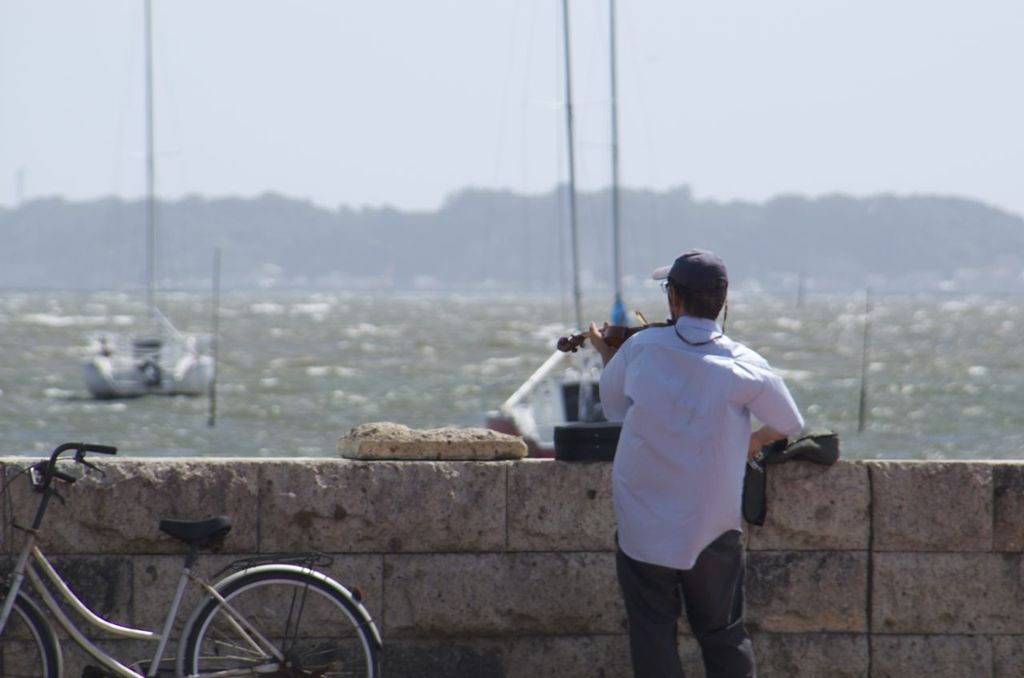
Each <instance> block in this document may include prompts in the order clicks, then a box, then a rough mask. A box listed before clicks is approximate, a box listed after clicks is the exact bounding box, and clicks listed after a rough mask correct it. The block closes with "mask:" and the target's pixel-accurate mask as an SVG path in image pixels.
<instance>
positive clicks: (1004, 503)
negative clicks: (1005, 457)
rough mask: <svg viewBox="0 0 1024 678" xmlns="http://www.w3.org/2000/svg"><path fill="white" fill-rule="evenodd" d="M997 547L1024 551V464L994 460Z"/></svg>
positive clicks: (994, 528) (993, 481)
mask: <svg viewBox="0 0 1024 678" xmlns="http://www.w3.org/2000/svg"><path fill="white" fill-rule="evenodd" d="M992 484H993V507H992V510H993V513H994V516H995V519H994V522H993V535H992V540H993V548H994V550H996V551H1024V464H1019V463H1018V464H1004V463H1000V464H994V465H993V466H992Z"/></svg>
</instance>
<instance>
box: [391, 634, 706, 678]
mask: <svg viewBox="0 0 1024 678" xmlns="http://www.w3.org/2000/svg"><path fill="white" fill-rule="evenodd" d="M386 662H387V664H386V674H387V676H388V678H491V677H493V676H501V677H502V678H546V677H547V676H558V678H631V677H632V670H631V668H630V664H629V643H628V641H627V640H626V637H625V636H622V635H616V636H545V637H537V636H516V637H505V638H445V639H429V640H424V639H409V638H403V639H398V640H396V641H394V642H391V643H388V645H387V659H386ZM686 675H687V676H691V675H694V674H691V673H689V672H688V673H687V674H686Z"/></svg>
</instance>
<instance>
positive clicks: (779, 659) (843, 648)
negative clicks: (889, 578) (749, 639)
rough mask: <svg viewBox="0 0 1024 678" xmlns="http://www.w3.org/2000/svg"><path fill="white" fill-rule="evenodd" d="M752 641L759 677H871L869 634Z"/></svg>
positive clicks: (772, 635) (758, 637)
mask: <svg viewBox="0 0 1024 678" xmlns="http://www.w3.org/2000/svg"><path fill="white" fill-rule="evenodd" d="M753 641H754V656H755V657H756V659H757V675H758V676H760V678H794V677H795V676H828V678H867V677H868V636H866V635H859V634H856V635H855V634H842V633H828V634H826V633H802V634H780V633H758V634H754V636H753ZM686 675H687V676H689V675H690V674H689V673H687V674H686Z"/></svg>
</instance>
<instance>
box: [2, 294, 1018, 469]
mask: <svg viewBox="0 0 1024 678" xmlns="http://www.w3.org/2000/svg"><path fill="white" fill-rule="evenodd" d="M659 294H660V293H659V292H658V291H656V290H653V289H652V290H647V291H645V292H642V293H638V294H637V296H638V297H640V298H638V299H636V300H635V304H634V306H633V307H636V308H639V309H640V310H642V311H643V312H644V314H645V315H646V316H647V317H648V318H649V319H651V320H661V319H663V318H664V317H665V314H666V311H665V302H664V298H663V296H659ZM142 301H143V300H142V295H140V294H136V293H113V292H103V293H101V292H93V293H71V292H44V291H27V292H23V291H5V292H2V293H0V337H2V338H3V339H2V344H0V454H30V455H39V454H42V453H45V452H47V451H48V450H49V449H51V448H52V447H54V446H55V445H57V444H59V443H61V442H65V441H72V440H75V441H79V440H84V441H88V442H98V443H106V444H111V445H116V446H118V447H119V448H120V453H121V454H122V455H129V456H185V455H187V456H285V457H295V456H332V455H335V454H336V452H335V449H336V448H335V446H336V440H337V438H338V437H339V436H340V435H342V434H344V433H345V432H346V431H348V430H349V429H350V428H351V427H352V426H354V425H356V424H359V423H363V422H371V421H393V422H398V423H402V424H406V425H408V426H413V427H424V428H432V427H438V426H445V425H458V426H478V425H482V423H483V421H484V417H485V413H486V412H487V411H488V410H493V409H495V408H497V407H498V405H499V404H500V403H501V402H502V401H503V400H505V399H506V398H507V397H508V396H509V395H510V394H511V393H512V392H513V391H514V390H515V388H516V387H517V386H518V385H519V384H520V383H521V382H522V381H523V380H524V379H525V378H526V377H528V376H529V375H530V374H531V373H532V372H533V370H535V369H536V368H537V367H538V366H539V365H540V363H541V362H543V360H544V359H545V358H547V356H549V355H550V354H551V352H552V351H553V349H554V344H555V341H556V340H557V338H558V337H559V336H561V335H563V334H565V333H567V331H569V330H572V329H575V328H573V327H571V321H569V320H568V318H569V317H571V312H570V311H569V310H568V309H567V308H566V304H565V302H564V301H561V300H559V299H556V298H549V297H538V296H521V295H520V296H517V295H487V296H481V295H454V294H430V295H427V294H408V295H399V294H369V293H353V292H300V291H258V292H257V291H247V292H229V293H225V294H223V295H222V297H221V300H220V304H219V307H218V309H217V311H218V320H219V326H220V335H219V340H218V342H217V350H218V358H219V361H218V374H217V382H216V389H215V400H214V401H213V402H212V403H211V400H210V399H209V398H206V397H195V398H188V397H172V398H167V397H155V396H151V397H145V398H139V399H134V400H113V401H97V400H93V399H91V398H90V397H89V396H88V393H87V391H86V389H85V385H84V381H83V377H82V364H83V362H84V360H85V359H86V357H87V355H88V354H89V351H90V350H93V349H94V347H95V345H96V343H95V342H96V340H97V338H98V337H99V336H101V335H104V334H109V333H113V332H119V331H120V332H123V331H128V330H131V329H132V328H133V327H136V326H137V325H138V323H139V320H140V319H141V318H143V317H144V316H145V309H144V307H143V304H142ZM159 303H160V307H161V309H162V310H163V312H164V313H165V314H166V315H167V316H168V317H169V318H170V319H171V320H172V321H174V323H175V324H176V325H177V326H178V327H179V329H181V330H183V331H193V332H209V331H210V329H211V327H212V325H213V322H214V321H213V316H214V310H215V309H214V308H213V304H212V302H211V300H210V298H209V295H204V294H188V293H175V294H162V295H161V296H160V302H159ZM870 307H871V313H870V322H869V323H867V324H866V320H868V316H867V315H866V312H865V311H866V308H867V304H866V298H865V295H864V294H863V293H859V294H850V295H845V296H844V295H835V296H828V297H824V296H823V297H818V298H816V297H814V296H809V297H807V298H806V299H803V300H802V301H801V302H800V303H798V302H797V300H796V299H794V298H792V297H782V296H771V295H766V294H757V293H743V292H737V293H735V294H734V295H733V298H732V299H731V301H730V306H729V315H728V322H727V327H726V331H727V333H728V334H729V335H730V336H732V337H733V338H735V339H737V340H738V341H741V342H744V343H746V344H748V345H749V346H751V347H752V348H754V349H755V350H757V351H759V352H760V353H761V354H762V355H764V356H765V357H766V358H767V359H768V360H769V361H770V362H771V363H772V365H773V366H774V367H775V368H776V369H777V370H778V372H779V373H781V374H782V375H783V376H784V377H785V379H786V382H787V383H788V385H789V387H790V389H791V391H792V392H793V395H794V397H795V399H796V401H797V403H798V404H799V406H800V408H801V409H802V411H803V412H804V415H805V417H806V419H807V423H808V426H809V427H810V428H814V429H831V430H834V431H837V432H838V433H839V434H840V438H841V441H842V450H843V454H844V456H846V457H848V458H921V459H980V458H1001V459H1006V458H1017V457H1021V456H1024V411H1022V404H1024V399H1022V395H1024V389H1022V384H1024V345H1022V342H1021V339H1020V335H1021V331H1022V329H1024V299H1022V298H1019V297H997V298H991V297H980V296H979V297H957V296H950V295H944V296H937V295H922V296H890V297H885V296H877V295H876V296H874V297H873V298H872V299H871V303H870ZM609 309H610V304H608V303H603V304H602V303H599V302H598V301H594V302H591V303H588V304H587V306H586V309H585V314H586V316H587V318H588V319H594V320H597V321H602V320H604V319H605V317H606V316H607V314H608V312H609ZM866 327H867V330H868V331H867V333H866V332H865V329H866ZM865 335H867V336H866V337H865ZM865 339H867V340H866V341H865ZM865 347H866V349H867V350H866V352H865ZM865 355H866V361H865ZM862 383H863V387H864V392H865V395H866V398H865V408H864V412H863V420H864V421H863V425H864V430H863V431H862V432H861V431H859V430H858V429H859V426H860V418H861V416H860V415H861V412H860V403H861V399H860V393H861V388H862ZM211 414H213V425H212V426H211V425H210V423H211V421H210V420H211Z"/></svg>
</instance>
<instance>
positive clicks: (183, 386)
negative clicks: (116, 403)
mask: <svg viewBox="0 0 1024 678" xmlns="http://www.w3.org/2000/svg"><path fill="white" fill-rule="evenodd" d="M84 370H85V385H86V388H88V389H89V393H90V394H91V395H92V396H93V397H94V398H103V399H111V398H137V397H139V396H144V395H169V396H170V395H186V396H198V395H205V394H206V393H207V392H208V391H209V388H210V384H211V383H212V382H213V378H214V361H213V358H212V357H210V356H204V355H184V356H182V357H180V358H179V359H178V360H177V361H176V362H175V364H173V365H167V364H156V363H154V362H152V361H148V360H146V361H140V360H137V359H134V358H128V357H123V356H121V357H118V356H103V355H97V356H93V357H92V358H90V359H89V360H88V361H86V363H85V365H84Z"/></svg>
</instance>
